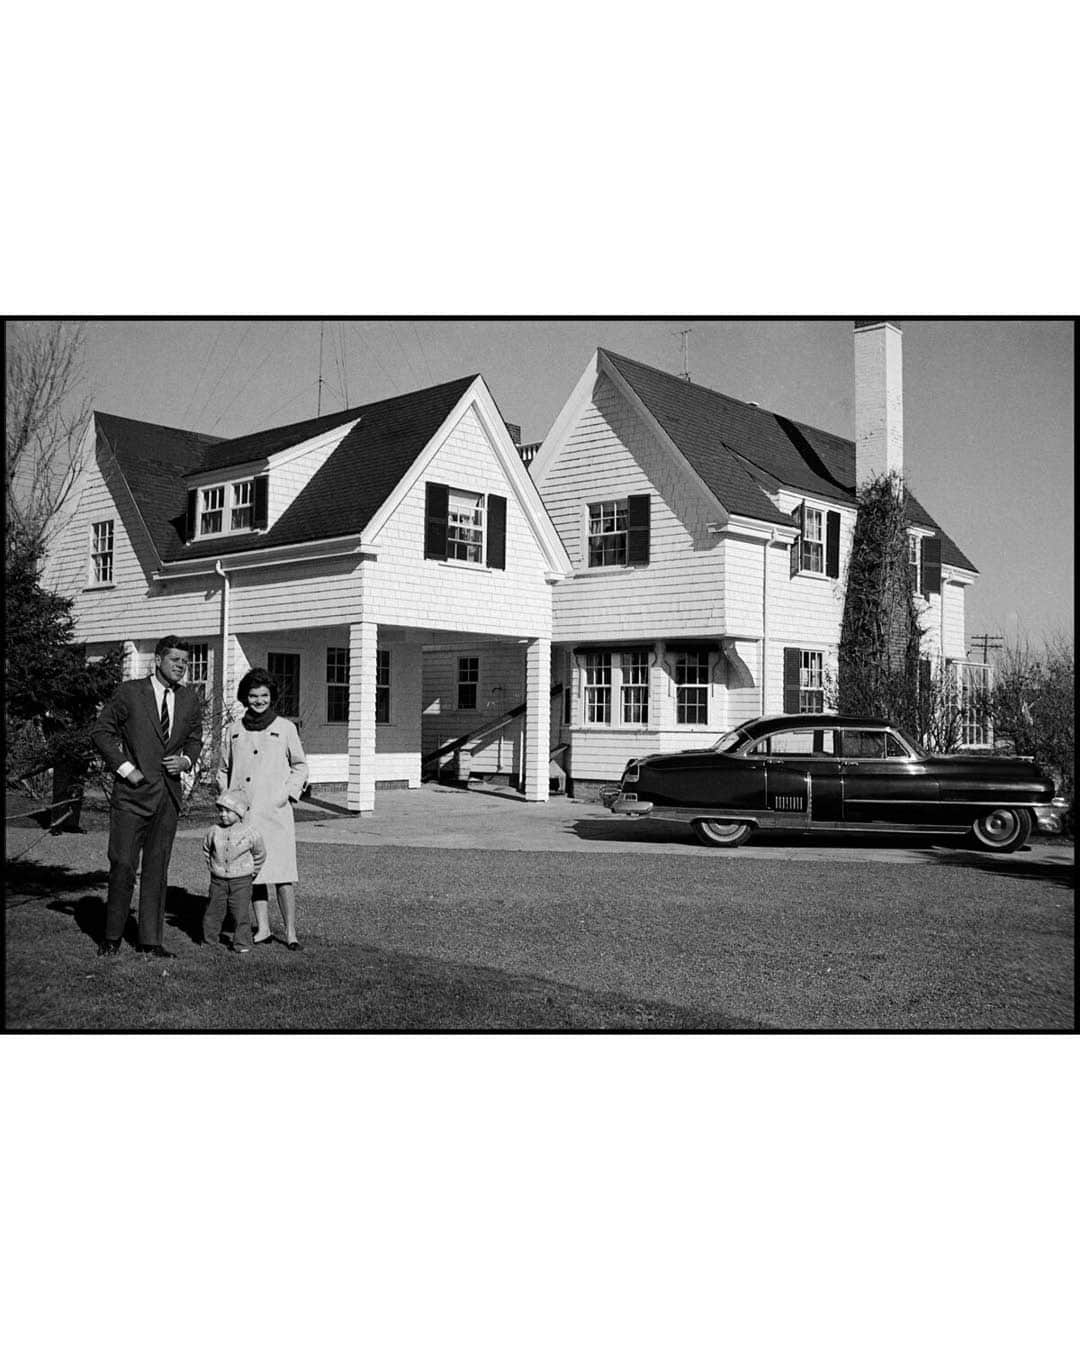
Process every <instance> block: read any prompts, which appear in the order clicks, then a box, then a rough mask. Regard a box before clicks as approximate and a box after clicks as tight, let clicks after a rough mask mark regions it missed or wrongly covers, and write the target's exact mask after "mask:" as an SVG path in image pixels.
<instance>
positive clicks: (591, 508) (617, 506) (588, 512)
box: [585, 497, 630, 568]
mask: <svg viewBox="0 0 1080 1350" xmlns="http://www.w3.org/2000/svg"><path fill="white" fill-rule="evenodd" d="M627 503H628V499H627V498H626V497H612V498H609V499H608V500H606V501H598V502H586V504H585V566H586V567H589V568H593V567H627V566H628V565H629V564H628V562H627V558H628V556H629V553H628V550H629V547H630V523H629V518H628V514H627V513H628V509H629V508H628V505H627ZM594 540H595V541H596V546H597V547H596V555H597V556H596V557H595V559H594V551H593V541H594ZM612 554H613V555H614V556H611V555H612Z"/></svg>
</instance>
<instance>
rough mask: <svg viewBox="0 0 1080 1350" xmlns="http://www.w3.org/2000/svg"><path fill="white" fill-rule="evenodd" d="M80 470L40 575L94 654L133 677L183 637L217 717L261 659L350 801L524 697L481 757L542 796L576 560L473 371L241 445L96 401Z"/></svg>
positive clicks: (370, 796) (314, 758) (285, 707)
mask: <svg viewBox="0 0 1080 1350" xmlns="http://www.w3.org/2000/svg"><path fill="white" fill-rule="evenodd" d="M84 462H85V468H84V470H83V472H82V475H81V478H80V481H79V484H78V488H77V491H76V492H75V494H74V495H73V497H72V506H71V516H70V518H69V519H68V520H67V521H66V523H65V526H64V528H63V529H62V530H61V531H60V532H59V533H58V537H57V541H56V543H55V545H54V547H53V548H52V550H51V551H50V554H49V557H48V559H47V565H46V571H45V582H46V584H47V585H49V586H51V587H52V588H53V589H55V590H57V591H59V592H61V593H63V594H67V595H70V596H72V597H74V602H75V605H74V617H75V620H76V625H77V634H78V637H79V639H80V640H81V641H84V642H85V643H86V644H87V649H88V653H89V654H90V655H91V656H93V655H94V654H95V653H96V652H103V651H104V650H106V649H107V648H108V647H110V646H112V645H115V644H117V643H122V644H123V645H124V648H125V653H126V673H127V674H128V675H129V676H130V675H135V674H141V673H143V672H145V671H146V670H147V669H148V668H149V666H150V664H151V661H152V654H153V649H154V644H155V642H156V640H157V639H158V638H159V637H160V636H162V635H163V634H166V633H170V632H175V633H179V634H181V635H183V636H184V637H185V638H187V639H190V640H191V641H192V642H193V663H192V670H191V673H190V678H191V679H192V680H193V681H194V682H196V683H198V684H201V685H202V686H203V687H204V689H205V691H206V693H207V695H208V697H209V698H210V699H211V701H212V702H213V703H214V704H215V705H216V707H217V708H218V709H223V710H224V712H225V715H226V716H229V715H235V713H236V712H237V711H238V708H237V705H236V704H235V701H234V694H235V690H236V686H237V684H238V682H239V680H240V678H241V677H242V676H243V674H244V673H245V671H247V670H248V669H250V668H251V667H252V666H255V665H263V666H266V667H268V668H269V670H270V671H271V673H272V674H273V675H274V676H275V677H276V678H277V680H278V681H279V682H280V684H281V686H282V689H283V699H282V707H281V711H282V712H283V713H284V714H285V715H287V716H289V717H291V718H293V719H294V720H295V721H296V722H297V723H298V725H299V727H300V732H301V737H302V739H303V742H304V747H305V750H306V752H307V754H308V756H309V762H310V767H311V777H312V781H313V782H314V783H317V784H318V783H344V784H346V785H347V788H346V804H347V806H348V807H349V808H350V809H352V810H354V811H370V810H372V809H373V808H374V804H375V789H376V787H378V786H380V785H385V786H390V785H393V786H409V787H415V786H417V785H418V784H419V782H420V778H421V772H422V760H423V758H424V754H425V745H426V746H427V748H428V749H429V750H430V749H431V748H435V749H437V747H438V746H439V745H441V744H443V743H445V742H446V741H447V740H448V739H451V737H452V731H453V727H454V725H455V724H454V721H453V717H454V715H455V714H456V713H458V712H464V713H465V714H466V715H467V717H468V718H469V719H471V722H472V723H473V724H475V722H476V720H477V719H483V720H485V721H487V722H488V723H492V722H498V721H499V718H500V715H502V714H504V713H507V712H513V711H514V710H515V709H517V710H518V712H519V715H518V717H517V718H516V720H514V721H513V722H511V721H509V720H504V725H503V728H502V729H500V728H496V729H495V730H494V731H492V732H491V733H490V734H489V735H488V736H487V738H486V741H485V744H484V746H483V753H485V754H487V755H488V757H489V760H490V762H491V764H492V765H497V766H498V767H499V768H500V769H502V770H503V771H505V773H506V776H507V777H511V778H513V780H514V781H515V782H517V783H519V784H520V785H521V786H522V788H523V791H524V793H525V796H526V797H527V798H528V799H530V800H534V801H543V800H545V799H546V798H547V795H548V784H549V777H548V748H549V728H550V709H551V695H550V672H551V624H552V587H553V584H554V583H555V582H556V581H558V580H560V579H561V578H563V577H564V576H566V575H568V573H569V560H568V559H567V556H566V553H565V550H564V549H563V546H562V544H561V542H560V540H559V537H558V535H557V534H556V532H555V530H554V528H553V526H552V524H551V521H550V519H549V518H548V515H547V513H546V511H545V510H544V508H543V505H542V503H541V501H540V498H539V496H538V494H537V491H536V488H535V486H534V485H533V483H532V481H531V480H530V478H529V475H528V472H527V470H526V468H525V466H524V464H523V462H522V459H521V457H520V455H519V454H518V452H517V449H516V447H515V444H514V442H513V440H512V439H511V436H510V434H509V433H508V431H507V427H506V424H505V423H504V421H503V419H502V417H501V415H500V413H499V411H498V409H497V407H496V405H495V402H494V400H493V398H492V396H491V394H490V392H489V390H488V388H487V386H486V385H485V383H484V381H483V379H482V378H481V377H480V376H470V377H468V378H464V379H459V380H455V381H452V382H450V383H447V384H442V385H438V386H436V387H434V388H430V389H423V390H420V391H418V392H416V393H412V394H406V395H403V396H400V397H397V398H391V399H386V400H383V401H381V402H378V403H372V404H368V405H366V406H364V407H357V408H350V409H347V410H345V411H342V412H336V413H332V414H329V415H327V416H325V417H319V418H315V419H313V420H311V421H305V422H298V423H294V424H292V425H290V426H285V427H276V428H273V429H270V430H267V431H260V432H257V433H255V434H254V435H249V436H243V437H239V438H234V439H219V438H216V437H213V436H208V435H202V434H199V433H197V432H192V431H185V430H179V429H176V428H171V427H162V426H155V425H151V424H149V423H145V422H137V421H132V420H130V419H127V418H122V417H114V416H110V415H108V414H105V413H95V415H94V417H93V418H92V421H91V425H90V427H89V430H88V432H87V441H86V443H85V445H84ZM480 648H483V651H484V654H485V655H484V663H483V667H484V668H483V673H482V675H481V672H480V668H479V659H478V657H477V655H476V653H477V652H478V651H479V649H480ZM522 709H523V711H521V710H522ZM511 725H512V726H513V734H512V736H509V737H508V733H507V732H506V730H505V728H506V727H507V726H511ZM208 748H209V749H210V753H211V754H212V753H213V748H212V747H208Z"/></svg>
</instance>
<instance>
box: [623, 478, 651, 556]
mask: <svg viewBox="0 0 1080 1350" xmlns="http://www.w3.org/2000/svg"><path fill="white" fill-rule="evenodd" d="M651 519H652V513H651V499H650V497H649V494H648V493H647V492H644V493H642V494H641V496H639V497H627V499H626V561H627V562H628V563H647V562H648V561H649V529H650V523H651Z"/></svg>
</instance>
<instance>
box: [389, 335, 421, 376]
mask: <svg viewBox="0 0 1080 1350" xmlns="http://www.w3.org/2000/svg"><path fill="white" fill-rule="evenodd" d="M390 332H391V334H392V335H393V338H394V341H395V342H396V343H397V345H398V351H399V352H400V353H401V354H402V356H403V357H404V358H405V364H406V365H407V366H408V367H409V374H410V375H411V376H412V377H413V379H414V380H419V378H420V376H419V375H417V373H416V371H415V370H413V363H412V362H411V361H410V360H409V353H408V352H407V351H406V350H405V348H404V347H403V346H402V345H401V339H400V338H399V337H398V335H397V327H396V326H395V325H394V324H391V325H390Z"/></svg>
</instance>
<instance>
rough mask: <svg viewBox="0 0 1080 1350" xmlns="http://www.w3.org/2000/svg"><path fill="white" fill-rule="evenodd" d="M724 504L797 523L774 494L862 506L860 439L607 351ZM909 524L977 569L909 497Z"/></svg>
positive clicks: (950, 558) (947, 555) (959, 563)
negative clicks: (857, 480)
mask: <svg viewBox="0 0 1080 1350" xmlns="http://www.w3.org/2000/svg"><path fill="white" fill-rule="evenodd" d="M599 355H600V356H601V357H602V358H603V359H604V361H606V363H607V364H608V365H610V366H611V367H612V368H613V369H614V370H615V371H616V372H617V374H618V375H619V376H621V378H622V379H623V380H624V381H625V382H626V384H627V385H628V386H629V387H630V389H631V390H632V391H633V393H634V394H635V395H636V397H637V398H638V399H640V401H641V403H642V404H643V405H644V406H645V408H646V409H647V410H648V411H649V413H651V415H652V416H653V417H654V418H655V419H656V421H657V423H658V424H659V425H660V427H661V428H662V430H663V431H664V432H665V433H666V434H667V435H668V436H669V437H670V439H671V440H672V441H673V442H674V444H675V445H676V446H677V447H678V449H679V450H680V451H681V452H682V453H683V455H685V457H686V459H687V460H688V462H689V463H690V465H691V467H692V468H693V469H694V471H695V472H696V473H697V474H698V476H699V477H700V478H701V479H702V481H703V482H704V483H705V485H706V486H707V487H708V488H709V489H710V491H712V493H713V494H714V495H715V496H716V497H717V499H718V500H719V501H721V502H722V503H723V505H724V506H725V507H726V508H727V509H728V510H729V511H733V512H735V513H736V514H738V515H746V516H751V517H752V518H753V519H755V520H765V521H768V522H770V523H771V524H778V523H781V524H785V525H790V524H791V518H790V517H789V516H786V515H784V514H783V512H781V511H780V510H778V508H777V507H776V506H775V505H774V504H773V502H772V501H770V500H769V497H768V496H767V495H766V494H767V492H770V491H775V490H776V489H777V488H778V487H785V488H788V489H791V490H793V491H796V492H805V493H808V494H811V495H813V496H815V497H824V498H825V499H826V500H833V501H838V502H841V503H842V504H843V505H845V506H855V504H856V497H855V442H854V441H849V440H846V439H845V438H844V437H843V436H836V435H834V434H833V433H832V432H829V431H821V430H819V429H818V428H817V427H811V426H808V425H807V424H806V423H804V422H796V421H794V420H793V419H791V418H788V417H783V416H781V415H780V414H779V413H773V412H769V410H768V409H767V408H761V407H757V406H755V405H754V404H752V403H744V402H742V401H741V400H740V399H737V398H731V397H729V396H728V395H727V394H721V393H718V392H717V391H716V390H714V389H706V388H705V387H704V386H703V385H699V384H691V383H689V382H688V381H687V380H684V379H681V378H680V377H679V376H677V375H671V374H669V373H668V372H667V371H663V370H656V369H654V368H653V367H652V366H646V365H643V364H642V363H641V362H640V361H634V360H632V359H631V358H630V357H628V356H619V355H618V354H617V353H615V352H611V351H607V350H606V349H605V348H603V347H601V348H600V349H599ZM907 507H908V519H909V520H910V522H911V523H912V524H913V525H921V526H924V527H925V528H927V529H933V530H934V531H936V533H937V534H939V535H940V536H941V561H942V562H943V563H944V564H946V565H947V566H950V567H962V568H966V569H967V570H969V571H972V572H974V571H975V570H976V568H975V567H974V565H973V564H972V563H971V562H970V561H969V560H968V559H967V558H966V557H965V555H964V554H963V553H962V552H961V551H960V549H959V548H958V547H957V545H956V544H955V543H954V542H953V541H952V539H950V538H949V536H948V535H947V534H946V533H945V531H944V530H943V529H942V528H941V526H940V525H938V523H937V522H936V521H935V520H934V519H933V517H932V516H931V515H930V514H929V513H928V512H927V511H926V510H925V509H924V508H923V507H922V506H921V505H920V503H919V502H918V501H917V500H916V499H915V498H914V497H913V496H912V495H911V493H908V495H907Z"/></svg>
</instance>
